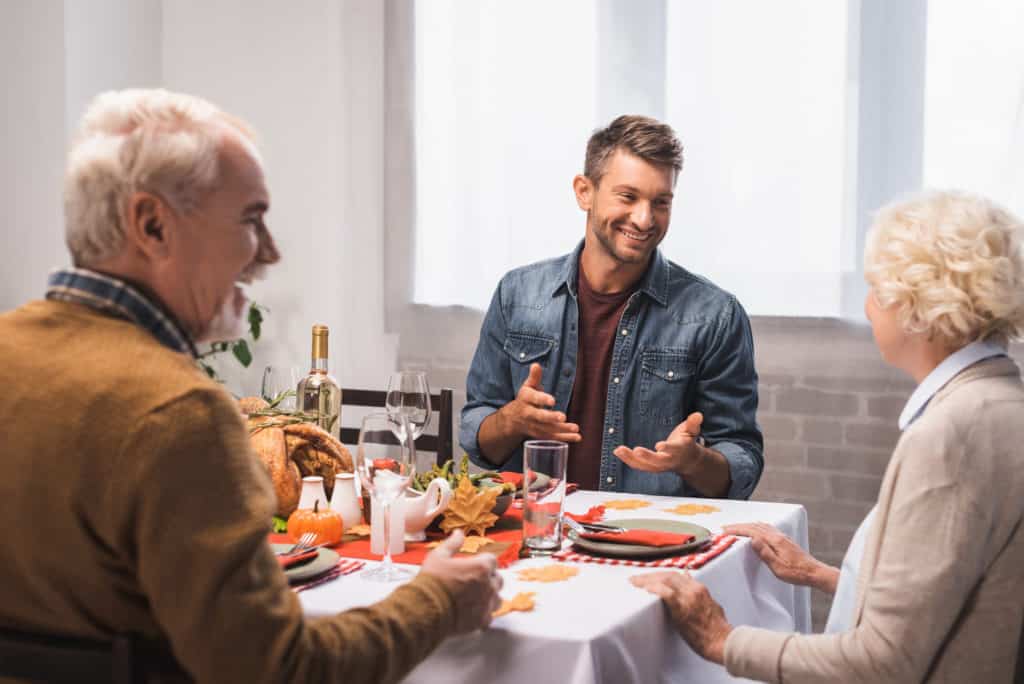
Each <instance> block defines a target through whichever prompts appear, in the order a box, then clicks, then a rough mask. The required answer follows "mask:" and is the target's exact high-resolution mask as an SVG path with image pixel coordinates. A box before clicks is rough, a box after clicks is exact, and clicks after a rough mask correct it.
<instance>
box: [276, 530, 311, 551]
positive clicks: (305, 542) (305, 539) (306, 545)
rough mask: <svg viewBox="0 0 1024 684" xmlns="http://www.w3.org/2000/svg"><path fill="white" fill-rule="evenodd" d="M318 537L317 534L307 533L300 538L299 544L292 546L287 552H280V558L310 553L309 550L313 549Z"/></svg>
mask: <svg viewBox="0 0 1024 684" xmlns="http://www.w3.org/2000/svg"><path fill="white" fill-rule="evenodd" d="M316 537H317V534H316V532H306V533H305V534H303V535H302V536H301V537H299V540H298V541H297V542H295V545H294V546H292V547H291V548H290V549H288V550H287V551H280V552H278V554H277V555H278V556H293V555H295V554H297V553H302V552H304V551H308V550H309V549H311V548H312V547H313V544H314V543H315V542H316Z"/></svg>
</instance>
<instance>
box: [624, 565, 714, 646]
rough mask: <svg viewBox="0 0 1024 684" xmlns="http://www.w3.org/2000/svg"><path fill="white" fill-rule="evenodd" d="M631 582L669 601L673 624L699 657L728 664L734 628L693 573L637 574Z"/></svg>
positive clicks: (666, 571)
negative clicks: (727, 647) (727, 650)
mask: <svg viewBox="0 0 1024 684" xmlns="http://www.w3.org/2000/svg"><path fill="white" fill-rule="evenodd" d="M629 581H630V582H632V583H633V584H634V585H635V586H637V587H640V588H641V589H644V590H646V591H649V592H650V593H652V594H654V595H655V596H658V597H660V598H661V600H662V601H664V602H665V605H666V606H667V607H668V610H669V614H671V616H672V623H673V625H674V626H675V628H676V629H677V630H678V631H679V634H680V635H681V636H682V637H683V640H684V641H686V643H687V644H689V645H690V648H692V649H693V650H694V651H696V652H697V653H698V655H700V656H701V657H702V658H704V659H706V660H710V661H711V662H713V663H718V664H719V665H721V664H723V663H724V662H725V640H726V639H727V638H728V637H729V634H730V633H731V632H732V625H730V624H729V621H728V620H726V619H725V611H723V610H722V606H720V605H718V602H717V601H715V599H713V598H711V594H710V592H708V588H707V587H705V586H704V585H703V584H701V583H700V582H698V581H697V580H695V579H693V577H691V576H690V573H689V572H677V571H674V570H663V571H661V572H651V573H648V574H646V575H634V576H633V577H630V578H629Z"/></svg>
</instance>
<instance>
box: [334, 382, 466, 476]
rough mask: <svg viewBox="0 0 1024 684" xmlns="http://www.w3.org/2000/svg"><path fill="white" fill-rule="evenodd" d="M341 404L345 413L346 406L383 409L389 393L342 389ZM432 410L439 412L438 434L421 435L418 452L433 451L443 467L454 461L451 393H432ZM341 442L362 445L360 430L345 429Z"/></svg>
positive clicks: (418, 441) (448, 391) (444, 390)
mask: <svg viewBox="0 0 1024 684" xmlns="http://www.w3.org/2000/svg"><path fill="white" fill-rule="evenodd" d="M341 401H342V412H343V413H344V409H345V407H346V406H367V407H370V408H384V407H385V405H386V401H387V392H383V391H379V390H364V389H348V388H344V387H342V388H341ZM430 408H431V409H432V410H434V411H436V412H437V434H436V435H428V434H422V435H420V437H419V439H417V440H416V450H417V451H433V452H434V453H435V454H437V458H436V462H437V464H438V465H441V464H443V463H444V462H445V461H447V460H448V459H450V458H453V457H454V454H455V443H454V439H453V427H452V390H450V389H448V388H443V389H441V391H440V392H438V393H437V394H431V395H430ZM431 423H433V421H431ZM428 429H429V426H428ZM341 441H342V443H343V444H345V445H347V446H351V447H355V445H356V444H357V443H358V442H359V428H357V427H342V428H341Z"/></svg>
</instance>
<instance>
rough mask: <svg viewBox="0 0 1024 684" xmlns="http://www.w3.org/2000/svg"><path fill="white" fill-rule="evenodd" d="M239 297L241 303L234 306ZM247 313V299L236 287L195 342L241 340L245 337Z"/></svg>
mask: <svg viewBox="0 0 1024 684" xmlns="http://www.w3.org/2000/svg"><path fill="white" fill-rule="evenodd" d="M239 297H241V299H242V303H241V304H240V305H236V300H237V299H238V298H239ZM248 311H249V298H248V297H246V296H245V293H244V292H242V290H241V288H240V287H238V286H237V285H236V286H235V288H234V289H232V291H231V294H229V295H228V296H227V297H225V298H224V301H223V302H222V303H221V305H220V309H219V310H218V311H217V315H216V316H214V317H213V320H211V321H210V323H209V325H207V326H206V330H204V331H203V333H202V334H201V335H200V336H199V339H197V340H196V342H199V343H209V342H225V341H230V340H237V339H239V338H241V337H242V336H243V335H245V319H246V313H247V312H248Z"/></svg>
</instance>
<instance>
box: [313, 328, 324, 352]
mask: <svg viewBox="0 0 1024 684" xmlns="http://www.w3.org/2000/svg"><path fill="white" fill-rule="evenodd" d="M313 358H314V359H326V358H327V326H326V325H314V326H313Z"/></svg>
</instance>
